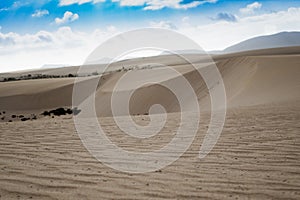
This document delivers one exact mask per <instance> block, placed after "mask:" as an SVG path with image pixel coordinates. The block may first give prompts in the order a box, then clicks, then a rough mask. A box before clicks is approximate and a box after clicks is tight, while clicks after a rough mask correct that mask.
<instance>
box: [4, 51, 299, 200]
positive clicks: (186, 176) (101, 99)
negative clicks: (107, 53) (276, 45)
mask: <svg viewBox="0 0 300 200" xmlns="http://www.w3.org/2000/svg"><path fill="white" fill-rule="evenodd" d="M189 58H190V59H192V60H194V61H197V62H198V63H200V64H201V65H202V66H203V67H205V66H206V65H207V64H208V63H207V62H208V60H201V57H199V56H197V55H189ZM214 59H215V61H216V64H217V66H218V68H219V70H220V72H221V74H222V77H223V79H224V83H225V88H226V92H227V100H228V113H227V117H226V123H225V127H224V130H223V132H222V135H221V137H220V139H219V141H218V143H217V145H216V146H215V147H214V149H213V151H212V152H211V153H210V154H209V156H207V157H206V158H205V159H203V160H199V159H198V152H199V148H200V144H201V143H202V141H203V137H204V136H205V134H206V130H207V125H208V120H209V117H210V115H209V112H206V110H209V109H208V108H209V105H210V101H209V97H208V89H207V87H206V85H205V83H204V81H203V79H202V78H201V76H199V74H198V73H197V72H196V71H195V70H194V69H193V68H191V66H189V65H187V64H186V63H185V62H182V61H179V60H177V59H176V58H175V57H172V56H162V57H154V58H147V59H136V60H133V61H132V60H131V61H130V60H127V61H122V62H121V63H122V65H125V64H126V66H132V65H144V64H145V62H146V63H147V62H149V63H157V62H159V61H160V60H161V61H162V62H163V63H164V64H166V65H169V66H172V67H173V68H175V69H177V70H178V71H179V72H180V73H181V75H182V76H184V77H185V78H186V79H187V80H188V81H189V83H190V84H191V86H192V87H193V89H194V91H196V94H197V97H198V100H199V102H200V105H201V108H202V109H203V110H204V111H203V115H202V118H201V123H200V129H199V131H198V134H197V137H196V139H195V140H194V142H193V144H192V146H191V147H190V148H189V150H188V151H187V152H186V153H185V154H184V155H183V156H182V157H181V158H180V159H179V160H177V161H176V162H175V163H173V164H172V165H170V166H168V167H166V168H164V169H162V170H161V171H157V172H153V173H146V174H138V175H133V174H127V173H122V172H118V171H115V170H112V169H110V168H108V167H107V166H105V165H103V164H102V163H100V162H98V161H97V160H96V159H95V158H93V157H92V156H91V155H90V154H89V153H88V151H87V150H86V149H85V148H84V146H83V145H82V143H81V141H80V139H79V137H78V135H77V133H76V130H75V127H74V122H73V120H72V118H71V116H64V117H56V118H50V117H46V118H41V119H39V120H36V121H27V122H20V121H18V120H16V121H15V122H11V123H9V122H6V121H8V120H9V119H11V114H14V113H18V114H22V113H26V114H31V113H41V112H42V111H44V110H49V109H52V108H57V107H71V105H72V89H73V83H74V80H75V78H58V79H42V80H25V81H15V82H5V83H3V82H1V83H0V113H1V115H0V119H1V117H3V116H6V118H5V119H4V120H2V121H3V123H0V137H1V141H0V199H2V198H3V199H29V198H32V199H99V198H100V197H101V198H110V199H148V198H152V199H158V198H169V199H174V198H178V199H196V198H200V197H202V198H205V199H208V198H211V199H224V198H225V199H226V198H227V199H232V198H235V199H248V198H259V199H273V198H288V199H299V198H300V193H299V191H300V181H299V180H300V170H299V166H300V157H299V153H300V148H299V147H300V143H299V142H300V138H299V137H300V135H299V130H300V127H299V120H300V115H299V113H300V93H299V92H298V91H299V87H300V79H299V77H300V70H299V66H300V48H299V47H298V48H295V47H293V48H281V49H273V50H259V51H251V52H243V53H237V54H230V55H217V56H214ZM119 64H120V63H119ZM122 65H120V66H122ZM149 65H150V68H151V66H152V67H153V65H152V64H149ZM120 66H119V65H118V64H114V68H116V69H117V68H118V67H120ZM150 68H149V69H144V70H133V71H130V74H131V76H132V79H130V80H132V81H128V82H126V83H124V84H122V85H121V87H120V88H119V89H117V90H115V89H114V87H115V84H116V83H117V81H118V80H119V78H120V77H121V76H122V75H124V74H125V72H123V71H122V72H114V73H110V74H107V75H105V76H104V77H102V79H101V81H100V84H99V85H98V87H97V93H96V102H97V105H96V108H97V114H98V115H99V116H100V117H101V118H100V120H99V121H100V123H101V124H102V125H103V128H104V130H105V131H106V133H107V134H108V136H109V138H110V139H111V140H112V141H114V142H115V143H116V144H118V145H119V146H120V147H122V148H124V149H127V150H138V151H145V149H146V150H148V151H150V150H153V149H157V148H160V147H162V146H163V145H165V144H166V143H168V142H169V140H170V138H172V136H174V133H175V131H176V128H177V124H178V122H179V121H180V118H179V116H178V113H176V112H177V111H178V110H179V105H178V102H177V101H176V98H175V97H174V95H173V94H172V93H171V92H170V91H168V90H167V89H166V88H163V87H161V86H159V85H158V84H147V85H144V86H143V87H142V88H140V89H139V90H138V91H136V92H135V93H134V95H133V97H132V99H131V100H130V112H131V114H142V115H141V116H134V119H135V121H136V122H137V123H138V124H145V123H147V120H148V116H144V115H143V114H145V113H148V112H149V107H150V106H151V105H152V104H154V103H160V104H162V105H164V107H165V108H166V110H167V111H168V112H170V114H169V115H168V123H167V124H166V127H165V128H164V129H163V131H162V133H161V134H160V135H159V136H156V137H153V138H150V139H148V140H145V141H144V140H139V139H136V138H131V137H129V136H128V135H125V134H122V132H121V131H120V130H119V128H117V127H116V125H115V124H114V123H113V119H112V118H111V117H110V116H111V109H110V102H111V101H110V98H111V94H112V92H113V91H114V92H116V93H117V94H120V95H125V94H126V93H128V92H131V91H132V89H133V86H134V84H133V83H134V82H133V81H135V82H138V83H139V82H141V81H143V80H148V81H150V82H151V81H154V80H160V81H159V82H160V83H165V84H171V85H172V84H174V83H177V82H178V80H179V78H180V77H181V76H179V75H175V76H169V72H168V71H167V70H165V69H164V68H153V69H150ZM76 69H77V68H76V67H75V68H74V67H73V68H63V69H59V70H55V69H50V70H48V71H47V70H45V71H43V72H44V73H48V74H50V75H51V74H68V73H71V72H72V73H73V72H74V71H76ZM72 70H73V71H72ZM93 70H94V69H93ZM22 73H23V72H22ZM30 73H33V72H30ZM36 73H40V72H36ZM17 75H20V74H17ZM0 76H3V77H4V76H6V77H9V76H12V74H4V75H0ZM154 77H155V79H154ZM212 78H213V77H212ZM93 79H94V77H92V79H90V78H80V81H81V84H82V85H83V86H84V85H85V84H87V83H89V81H93ZM123 100H124V99H123V98H122V97H121V98H120V99H119V103H120V105H121V103H122V101H123ZM3 111H5V113H3ZM103 116H108V117H106V118H102V117H103Z"/></svg>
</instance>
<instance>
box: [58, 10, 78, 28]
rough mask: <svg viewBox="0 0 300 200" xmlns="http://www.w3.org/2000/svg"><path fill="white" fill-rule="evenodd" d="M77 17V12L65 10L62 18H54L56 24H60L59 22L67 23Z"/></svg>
mask: <svg viewBox="0 0 300 200" xmlns="http://www.w3.org/2000/svg"><path fill="white" fill-rule="evenodd" d="M77 19H79V15H78V14H76V13H75V14H74V13H72V12H70V11H66V12H65V14H64V16H63V17H62V18H55V23H56V24H57V25H61V24H66V23H69V22H73V21H75V20H77Z"/></svg>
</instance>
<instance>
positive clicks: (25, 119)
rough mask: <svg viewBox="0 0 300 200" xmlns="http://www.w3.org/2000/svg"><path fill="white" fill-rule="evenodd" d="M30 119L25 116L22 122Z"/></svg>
mask: <svg viewBox="0 0 300 200" xmlns="http://www.w3.org/2000/svg"><path fill="white" fill-rule="evenodd" d="M28 120H30V118H26V117H24V118H22V119H21V121H22V122H25V121H28Z"/></svg>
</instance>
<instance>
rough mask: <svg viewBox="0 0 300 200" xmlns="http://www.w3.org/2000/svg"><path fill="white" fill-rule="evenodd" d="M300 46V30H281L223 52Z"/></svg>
mask: <svg viewBox="0 0 300 200" xmlns="http://www.w3.org/2000/svg"><path fill="white" fill-rule="evenodd" d="M290 46H300V32H281V33H277V34H274V35H266V36H259V37H255V38H252V39H249V40H246V41H243V42H241V43H238V44H236V45H233V46H231V47H228V48H226V49H224V51H223V53H233V52H241V51H250V50H257V49H269V48H278V47H290Z"/></svg>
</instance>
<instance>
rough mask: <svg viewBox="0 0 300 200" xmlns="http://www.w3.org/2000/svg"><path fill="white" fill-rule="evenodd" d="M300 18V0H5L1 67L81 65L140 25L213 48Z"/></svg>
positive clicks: (288, 26) (0, 5) (296, 24)
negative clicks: (110, 41)
mask: <svg viewBox="0 0 300 200" xmlns="http://www.w3.org/2000/svg"><path fill="white" fill-rule="evenodd" d="M299 19H300V1H299V0H285V1H274V0H273V1H272V0H258V1H251V0H243V1H242V0H228V1H226V0H160V1H159V0H39V1H37V0H2V1H0V59H1V61H2V62H1V64H0V71H11V70H19V69H25V68H32V67H39V66H41V65H43V64H58V63H65V64H81V63H82V62H83V61H84V58H85V57H86V56H87V54H88V53H89V52H91V51H92V50H93V48H95V47H96V46H97V45H99V44H100V42H101V41H103V40H105V39H107V38H108V37H110V36H111V35H113V34H117V33H120V32H122V31H127V30H132V29H135V28H143V27H161V28H168V29H174V30H176V31H178V32H180V33H183V34H185V35H187V36H188V37H191V38H192V39H194V40H195V41H196V42H198V43H199V44H200V45H201V46H202V47H203V48H204V49H206V50H214V49H223V48H226V47H227V46H229V45H232V44H234V43H237V42H240V41H242V40H244V39H248V38H251V37H254V36H258V35H264V34H272V33H276V32H280V31H300V21H299ZM83 52H84V53H83ZM74 54H76V55H77V56H76V58H77V60H76V59H74V56H72V55H74ZM40 57H42V58H43V59H40ZM24 60H25V61H26V62H24Z"/></svg>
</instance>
